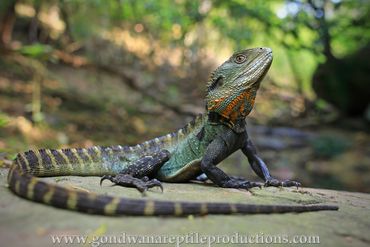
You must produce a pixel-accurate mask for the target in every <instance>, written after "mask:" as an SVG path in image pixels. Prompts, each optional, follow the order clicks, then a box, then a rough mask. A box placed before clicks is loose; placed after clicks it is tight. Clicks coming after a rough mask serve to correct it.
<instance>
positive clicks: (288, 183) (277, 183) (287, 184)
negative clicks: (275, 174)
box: [265, 178, 301, 188]
mask: <svg viewBox="0 0 370 247" xmlns="http://www.w3.org/2000/svg"><path fill="white" fill-rule="evenodd" d="M267 186H272V187H297V188H298V187H300V186H301V183H299V182H296V181H293V180H285V181H280V180H277V179H275V178H273V179H269V180H267V181H266V182H265V187H267Z"/></svg>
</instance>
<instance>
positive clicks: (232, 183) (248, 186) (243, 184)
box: [222, 179, 263, 190]
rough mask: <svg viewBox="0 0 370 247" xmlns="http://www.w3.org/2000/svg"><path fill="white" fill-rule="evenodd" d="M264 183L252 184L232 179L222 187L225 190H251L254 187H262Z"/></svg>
mask: <svg viewBox="0 0 370 247" xmlns="http://www.w3.org/2000/svg"><path fill="white" fill-rule="evenodd" d="M262 185H263V184H262V183H259V182H250V181H247V180H241V179H230V180H229V181H227V182H226V183H225V184H223V185H222V187H224V188H235V189H247V190H248V189H251V188H254V187H259V188H261V187H262Z"/></svg>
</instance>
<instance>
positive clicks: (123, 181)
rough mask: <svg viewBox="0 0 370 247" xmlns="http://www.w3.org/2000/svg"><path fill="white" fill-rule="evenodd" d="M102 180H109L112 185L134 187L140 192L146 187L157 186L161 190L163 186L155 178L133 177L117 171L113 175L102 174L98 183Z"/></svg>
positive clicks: (143, 191)
mask: <svg viewBox="0 0 370 247" xmlns="http://www.w3.org/2000/svg"><path fill="white" fill-rule="evenodd" d="M104 180H110V181H111V182H112V183H114V185H120V186H124V187H133V188H136V189H137V190H138V191H140V192H141V193H145V192H146V191H147V190H148V189H150V188H153V187H159V188H160V189H161V191H162V192H163V186H162V184H161V182H159V181H158V180H157V179H149V178H148V177H143V178H135V177H133V176H131V175H128V174H122V173H119V174H117V175H115V176H112V175H104V176H103V177H102V178H101V180H100V185H101V184H102V183H103V181H104Z"/></svg>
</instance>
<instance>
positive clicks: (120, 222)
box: [0, 169, 370, 246]
mask: <svg viewBox="0 0 370 247" xmlns="http://www.w3.org/2000/svg"><path fill="white" fill-rule="evenodd" d="M6 175H7V169H0V197H1V201H0V243H7V246H25V245H26V246H50V245H52V244H53V238H54V240H56V237H59V240H60V241H62V244H59V245H60V246H63V245H67V243H65V242H63V241H65V240H66V239H64V238H63V236H81V237H82V238H84V237H85V238H86V241H87V244H85V245H84V246H121V245H118V243H119V241H123V240H124V239H125V241H126V244H127V243H128V242H127V241H129V238H130V237H132V236H139V238H137V241H141V240H142V241H144V240H145V239H143V238H140V236H141V237H143V236H148V237H149V236H154V237H152V240H153V239H154V240H155V239H156V241H164V240H165V239H167V241H176V240H174V239H175V238H174V239H172V240H170V237H173V236H178V237H179V238H178V239H179V241H182V240H184V241H185V240H188V241H191V240H192V241H195V242H196V241H198V242H199V243H201V241H205V242H203V245H202V246H206V243H207V241H217V238H218V241H221V242H220V243H221V244H222V243H223V242H222V241H224V244H222V245H219V246H224V245H226V243H231V241H234V242H235V241H239V242H241V241H246V239H248V237H249V239H250V240H252V239H254V240H253V241H254V242H255V241H259V242H261V241H265V243H269V241H271V240H272V241H275V242H276V241H277V242H278V243H279V242H280V243H281V244H280V246H286V242H283V241H290V242H291V241H294V240H299V239H300V240H301V241H303V242H307V241H311V243H313V242H317V241H319V242H320V243H321V244H323V246H348V245H353V246H369V244H370V235H369V234H368V232H369V230H370V195H369V194H365V193H355V192H345V191H334V190H324V189H312V188H299V189H297V188H272V187H269V188H262V189H259V188H254V189H252V190H250V191H245V190H236V189H224V188H218V187H215V186H213V185H211V184H197V183H186V184H170V183H165V184H164V193H161V192H160V191H159V190H157V189H152V190H151V191H149V192H148V194H147V198H156V199H159V200H182V201H184V200H185V201H202V202H204V201H209V202H213V201H214V202H216V201H217V202H241V203H255V204H314V203H326V204H335V205H338V206H339V211H320V212H308V213H301V214H295V213H287V214H271V215H207V216H202V217H192V216H189V217H183V218H175V217H137V216H136V217H133V216H121V217H107V216H97V215H88V214H82V213H77V212H72V211H68V210H63V209H57V208H53V207H50V206H45V205H42V204H38V203H34V202H30V201H27V200H24V199H22V198H19V197H17V196H15V195H14V194H12V193H11V192H10V191H9V189H8V188H7V182H6ZM44 179H45V180H47V181H50V182H52V183H57V184H60V185H63V186H72V187H75V188H77V189H82V190H88V191H94V192H96V193H103V194H109V195H116V196H126V197H131V198H142V196H141V195H140V194H139V193H138V192H137V191H136V190H135V189H130V188H122V187H118V186H114V187H112V186H110V183H109V182H105V183H104V184H103V186H102V187H100V186H99V178H97V177H54V178H44ZM144 199H145V198H144ZM98 237H99V239H97V238H98ZM72 238H73V239H72V240H73V242H74V245H72V246H79V245H83V244H82V243H80V244H78V242H79V241H80V242H81V241H84V240H83V239H79V240H78V239H77V238H74V237H72ZM186 238H187V239H186ZM251 238H252V239H251ZM132 239H133V238H131V241H134V240H132ZM146 240H148V238H147V239H146ZM149 240H150V239H149ZM68 241H69V240H68ZM107 241H108V243H109V242H110V243H111V244H106V243H107ZM114 242H116V244H114ZM103 243H104V244H103ZM147 245H148V244H147ZM242 245H243V246H244V245H245V244H243V242H242V243H240V244H234V245H233V246H242ZM140 246H146V245H145V244H144V245H140ZM151 246H153V245H151ZM167 246H175V244H174V242H171V245H167ZM180 246H189V244H185V243H182V245H180ZM194 246H196V245H194ZM211 246H212V245H211ZM259 246H261V245H259Z"/></svg>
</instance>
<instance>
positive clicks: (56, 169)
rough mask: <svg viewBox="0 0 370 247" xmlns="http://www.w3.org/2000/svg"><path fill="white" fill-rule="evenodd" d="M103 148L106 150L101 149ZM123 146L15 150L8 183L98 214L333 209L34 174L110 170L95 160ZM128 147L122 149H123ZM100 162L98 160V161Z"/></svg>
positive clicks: (20, 191) (26, 193)
mask: <svg viewBox="0 0 370 247" xmlns="http://www.w3.org/2000/svg"><path fill="white" fill-rule="evenodd" d="M107 149H108V151H107ZM121 149H127V148H123V147H120V146H119V147H117V148H116V149H113V148H101V147H93V148H89V149H64V150H51V149H41V150H38V151H28V152H25V153H21V154H18V156H17V158H16V159H15V161H14V163H13V165H12V166H11V168H10V170H9V174H8V183H9V188H10V189H11V190H12V191H13V192H14V193H15V194H17V195H18V196H20V197H23V198H26V199H29V200H32V201H35V202H40V203H44V204H48V205H52V206H54V207H58V208H64V209H70V210H75V211H80V212H85V213H91V214H102V215H147V216H152V215H172V216H185V215H205V214H256V213H287V212H297V213H298V212H307V211H318V210H337V209H338V207H336V206H330V205H304V206H300V205H299V206H293V205H249V204H234V203H206V202H204V203H200V202H177V201H159V200H145V199H129V198H124V197H113V196H107V195H99V194H95V193H88V192H85V191H79V190H75V189H72V188H68V187H62V186H58V185H55V184H50V183H47V182H45V181H43V180H42V179H40V178H38V177H39V176H57V175H101V174H103V173H106V172H110V170H109V169H106V168H104V167H103V166H101V164H100V163H101V160H102V157H103V156H104V155H102V154H104V152H117V151H119V150H121ZM127 151H128V150H127ZM99 162H100V163H99Z"/></svg>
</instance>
